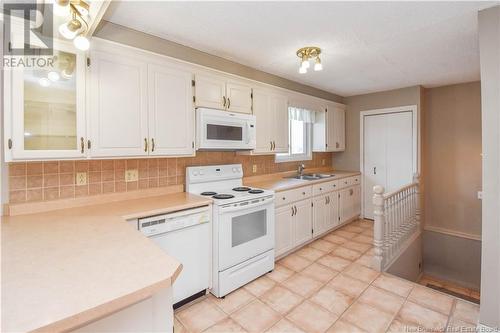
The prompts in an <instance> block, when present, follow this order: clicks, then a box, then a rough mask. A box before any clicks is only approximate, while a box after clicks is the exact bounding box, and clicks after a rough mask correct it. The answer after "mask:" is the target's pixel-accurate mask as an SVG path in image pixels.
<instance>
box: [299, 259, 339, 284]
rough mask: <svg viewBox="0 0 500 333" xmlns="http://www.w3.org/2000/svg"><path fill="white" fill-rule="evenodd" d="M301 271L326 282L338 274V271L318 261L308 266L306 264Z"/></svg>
mask: <svg viewBox="0 0 500 333" xmlns="http://www.w3.org/2000/svg"><path fill="white" fill-rule="evenodd" d="M301 273H302V274H304V275H307V276H309V277H310V278H313V279H315V280H318V281H319V282H323V283H327V282H328V281H330V280H331V279H333V278H334V277H335V276H336V275H337V274H339V272H338V271H335V270H333V269H331V268H329V267H327V266H323V265H321V264H318V263H313V264H311V265H310V266H307V267H306V268H304V269H303V270H302V272H301Z"/></svg>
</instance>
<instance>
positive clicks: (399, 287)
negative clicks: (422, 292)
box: [372, 274, 414, 297]
mask: <svg viewBox="0 0 500 333" xmlns="http://www.w3.org/2000/svg"><path fill="white" fill-rule="evenodd" d="M372 284H373V285H374V286H376V287H379V288H382V289H384V290H387V291H390V292H391V293H395V294H397V295H399V296H403V297H407V296H408V295H409V294H410V292H411V290H412V288H413V286H414V284H413V283H411V282H409V281H406V280H403V279H400V278H397V277H395V276H393V275H389V274H381V275H379V277H378V278H377V279H376V280H375V281H373V283H372Z"/></svg>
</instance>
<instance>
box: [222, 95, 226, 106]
mask: <svg viewBox="0 0 500 333" xmlns="http://www.w3.org/2000/svg"><path fill="white" fill-rule="evenodd" d="M222 106H223V107H226V96H222Z"/></svg>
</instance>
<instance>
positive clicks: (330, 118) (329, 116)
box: [325, 107, 338, 151]
mask: <svg viewBox="0 0 500 333" xmlns="http://www.w3.org/2000/svg"><path fill="white" fill-rule="evenodd" d="M325 117H326V119H325V121H326V144H327V146H326V151H334V150H336V147H337V146H338V144H337V134H336V132H335V109H334V108H333V107H328V111H327V112H326V113H325Z"/></svg>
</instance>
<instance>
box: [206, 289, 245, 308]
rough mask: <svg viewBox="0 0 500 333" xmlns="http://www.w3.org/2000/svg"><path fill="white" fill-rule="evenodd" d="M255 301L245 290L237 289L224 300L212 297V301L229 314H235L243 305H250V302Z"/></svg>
mask: <svg viewBox="0 0 500 333" xmlns="http://www.w3.org/2000/svg"><path fill="white" fill-rule="evenodd" d="M253 299H254V296H253V295H252V294H251V293H249V292H248V291H246V290H245V289H244V288H239V289H236V290H235V291H233V292H232V293H230V294H228V295H226V297H224V298H217V297H215V296H212V295H210V300H211V301H212V302H214V303H215V304H216V305H217V306H218V307H219V308H221V310H222V311H224V312H225V313H227V314H231V313H233V312H234V311H236V310H238V309H239V308H240V307H242V306H243V305H245V304H247V303H250V301H252V300H253Z"/></svg>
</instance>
